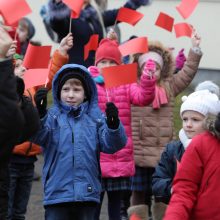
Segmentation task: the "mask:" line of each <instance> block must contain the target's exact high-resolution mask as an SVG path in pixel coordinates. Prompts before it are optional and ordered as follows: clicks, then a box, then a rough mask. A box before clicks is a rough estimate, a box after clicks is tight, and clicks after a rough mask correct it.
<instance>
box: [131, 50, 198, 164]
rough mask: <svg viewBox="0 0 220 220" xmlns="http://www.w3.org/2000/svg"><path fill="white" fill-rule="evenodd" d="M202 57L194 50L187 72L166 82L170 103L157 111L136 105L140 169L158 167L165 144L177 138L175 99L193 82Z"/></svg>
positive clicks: (135, 135) (134, 120) (136, 148)
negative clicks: (169, 92)
mask: <svg viewBox="0 0 220 220" xmlns="http://www.w3.org/2000/svg"><path fill="white" fill-rule="evenodd" d="M201 56H202V55H201V54H198V53H195V52H194V51H193V50H192V49H191V50H190V51H189V55H188V58H187V61H186V63H185V65H184V67H183V69H182V70H181V71H179V72H178V73H177V74H171V75H170V76H169V77H167V78H165V79H164V81H165V83H166V86H169V87H170V90H171V91H172V94H171V97H170V99H169V103H168V104H166V105H164V106H161V107H160V109H157V110H154V109H153V108H152V106H146V107H138V106H132V135H133V143H134V158H135V164H136V165H137V166H140V167H155V166H156V165H157V163H158V162H159V160H160V156H161V153H162V151H163V150H164V147H165V145H166V144H167V143H168V142H170V141H171V140H172V139H173V138H174V124H173V123H174V118H173V107H174V100H175V97H176V96H177V95H178V94H179V93H181V92H182V91H183V90H184V89H185V88H187V86H188V85H189V84H190V83H191V81H192V80H193V78H194V76H195V74H196V72H197V69H198V66H199V62H200V59H201Z"/></svg>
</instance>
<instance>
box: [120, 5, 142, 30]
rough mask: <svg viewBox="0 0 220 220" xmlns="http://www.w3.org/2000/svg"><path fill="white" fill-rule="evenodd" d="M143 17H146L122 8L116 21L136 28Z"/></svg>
mask: <svg viewBox="0 0 220 220" xmlns="http://www.w3.org/2000/svg"><path fill="white" fill-rule="evenodd" d="M143 17H144V15H143V14H142V13H140V12H138V11H135V10H132V9H129V8H120V9H119V10H118V15H117V18H116V21H121V22H126V23H128V24H131V25H133V26H134V25H136V24H137V22H138V21H140V20H141V19H142V18H143Z"/></svg>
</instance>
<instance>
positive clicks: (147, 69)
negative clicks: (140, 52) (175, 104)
mask: <svg viewBox="0 0 220 220" xmlns="http://www.w3.org/2000/svg"><path fill="white" fill-rule="evenodd" d="M155 72H156V63H155V62H154V61H153V60H151V59H149V60H148V61H147V62H146V63H145V66H144V74H145V75H147V76H148V77H149V78H150V79H152V78H153V76H154V74H155Z"/></svg>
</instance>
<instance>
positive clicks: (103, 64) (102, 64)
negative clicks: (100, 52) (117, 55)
mask: <svg viewBox="0 0 220 220" xmlns="http://www.w3.org/2000/svg"><path fill="white" fill-rule="evenodd" d="M117 65H118V64H117V63H116V62H115V61H113V60H109V59H103V60H101V61H99V62H98V64H97V67H98V69H99V71H100V72H101V73H102V68H105V67H110V66H117Z"/></svg>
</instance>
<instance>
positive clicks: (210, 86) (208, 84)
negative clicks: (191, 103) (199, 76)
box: [195, 80, 220, 97]
mask: <svg viewBox="0 0 220 220" xmlns="http://www.w3.org/2000/svg"><path fill="white" fill-rule="evenodd" d="M205 89H207V90H209V91H210V92H211V93H214V94H216V95H217V96H218V97H219V96H220V89H219V86H218V85H217V84H215V83H214V82H212V81H209V80H206V81H204V82H201V83H199V84H198V85H197V86H196V88H195V91H199V90H205Z"/></svg>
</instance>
